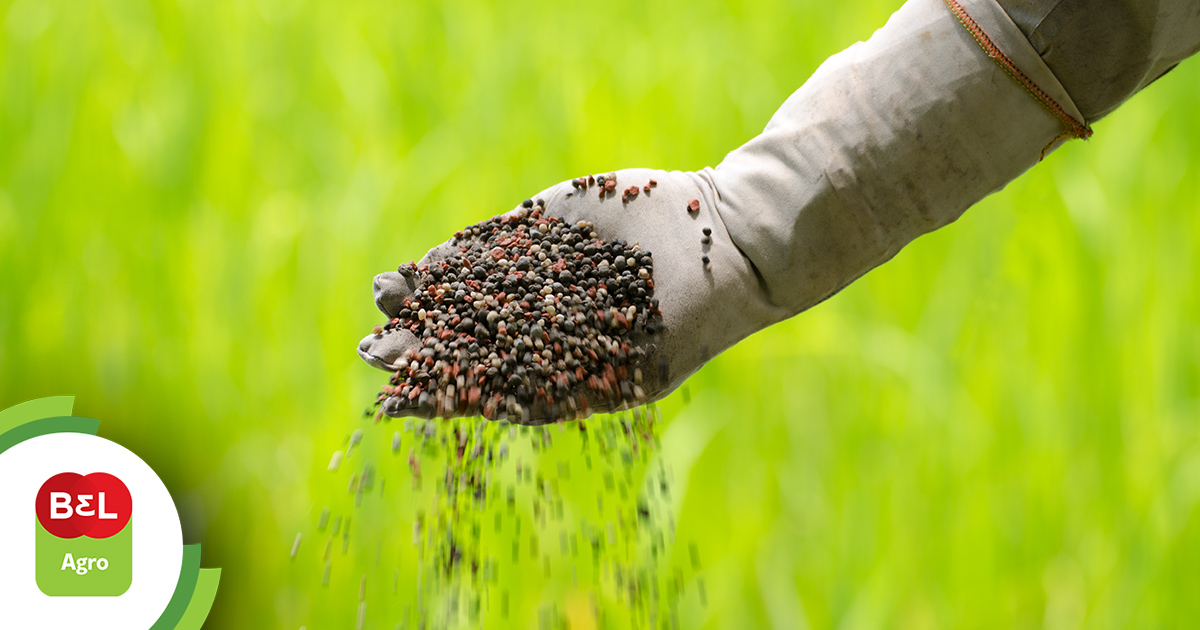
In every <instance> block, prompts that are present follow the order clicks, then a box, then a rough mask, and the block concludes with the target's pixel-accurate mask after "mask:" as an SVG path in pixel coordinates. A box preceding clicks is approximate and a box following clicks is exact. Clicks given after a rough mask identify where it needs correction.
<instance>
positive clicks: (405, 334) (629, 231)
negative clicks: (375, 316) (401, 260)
mask: <svg viewBox="0 0 1200 630" xmlns="http://www.w3.org/2000/svg"><path fill="white" fill-rule="evenodd" d="M615 175H616V181H617V193H618V194H610V195H607V196H603V197H602V196H601V195H599V194H597V191H598V188H597V187H595V186H593V187H591V188H590V189H588V190H580V189H577V188H576V187H574V186H573V185H572V183H571V182H563V183H562V184H559V185H557V186H554V187H551V188H549V189H547V190H545V191H543V192H541V193H539V194H538V195H535V196H534V198H535V199H540V200H542V201H543V202H544V205H545V212H546V214H547V215H549V216H552V217H556V218H560V219H563V220H564V221H565V222H566V223H567V224H568V225H573V224H575V223H576V222H578V221H581V220H584V221H588V222H590V223H592V224H593V225H594V226H595V231H596V232H597V233H598V234H599V235H600V238H602V239H604V240H605V241H614V240H617V239H621V240H624V241H627V242H628V243H630V244H633V243H636V244H638V245H639V246H640V247H641V249H642V250H643V251H648V252H651V253H652V255H653V261H654V274H653V281H654V296H655V297H656V298H657V299H658V300H659V308H660V309H661V310H662V314H663V322H662V323H663V326H662V327H661V328H662V334H661V336H660V337H659V338H658V339H647V340H645V342H643V346H644V350H645V351H646V353H647V356H646V358H645V359H644V360H643V361H641V362H640V363H641V365H640V371H641V373H642V376H641V378H639V379H638V380H639V381H640V382H639V383H638V385H639V387H640V389H641V390H642V392H641V393H642V394H643V395H642V396H641V397H640V399H641V400H642V401H643V402H649V401H652V400H657V399H659V398H661V397H663V396H665V395H666V394H668V393H669V392H670V391H671V390H673V389H675V388H676V387H677V386H679V384H680V383H682V382H683V381H684V379H686V378H687V377H688V376H690V375H691V374H692V373H693V372H695V371H696V370H697V369H699V368H700V366H702V365H703V364H704V363H705V362H706V361H707V360H708V359H710V358H712V356H713V355H715V354H716V353H718V352H720V351H722V350H724V349H725V348H728V347H729V346H731V345H733V344H734V343H736V342H737V341H738V340H739V339H742V338H743V337H746V336H747V335H749V334H751V333H753V332H754V331H756V330H759V329H761V328H763V327H765V326H768V325H770V324H772V323H774V322H777V321H779V320H780V319H782V318H784V317H786V316H787V314H788V313H787V312H786V311H784V310H783V309H781V308H779V307H776V306H773V305H771V304H770V303H769V302H767V301H766V300H764V299H763V298H762V294H761V287H760V286H759V280H758V278H757V277H756V275H755V270H754V266H753V265H752V264H751V262H750V260H749V259H747V258H746V257H745V256H743V255H742V254H741V252H739V251H738V249H737V247H736V246H735V245H734V244H733V241H732V239H731V238H730V235H729V232H728V230H726V228H725V225H724V223H723V222H722V220H721V216H720V214H719V213H718V212H717V210H716V208H717V203H716V199H715V193H714V188H713V185H712V182H711V181H710V180H709V177H710V173H699V174H697V173H681V172H678V171H675V172H667V171H657V170H649V169H627V170H622V171H617V172H616V174H615ZM608 176H609V177H610V178H611V174H609V175H608ZM651 180H654V181H655V184H656V185H655V187H654V188H652V189H650V190H649V192H645V187H646V186H648V185H649V182H650V181H651ZM631 186H636V188H637V189H638V191H639V194H637V195H636V196H634V197H632V198H631V199H630V200H629V201H627V202H625V201H623V200H622V198H621V195H620V194H619V193H620V192H621V191H622V190H624V189H626V188H628V187H631ZM693 200H696V201H698V202H699V205H698V209H697V210H696V211H691V210H690V209H689V203H691V202H692V201H693ZM521 211H522V208H521V207H520V206H518V207H517V208H515V209H513V210H512V211H511V212H513V213H517V212H521ZM705 228H708V235H705ZM457 252H458V247H457V246H456V245H454V244H453V242H452V241H447V242H446V243H444V244H442V245H440V246H438V247H435V248H434V249H432V250H430V251H429V253H427V254H426V255H425V257H424V258H423V259H422V260H421V261H420V262H419V263H418V264H419V265H420V264H426V263H429V262H432V261H435V260H442V259H445V258H447V257H450V256H454V255H457ZM706 258H707V260H708V262H707V263H705V262H704V261H705V259H706ZM415 278H416V276H415V275H402V274H400V273H398V272H395V271H390V272H387V273H382V274H380V275H378V276H376V277H375V283H374V290H375V304H376V305H377V306H378V307H379V310H381V311H382V312H383V313H384V314H386V315H387V316H388V317H389V318H391V317H396V316H397V315H398V314H399V312H400V309H402V308H403V307H404V298H406V297H411V296H412V295H413V292H414V291H415V290H416V288H417V286H416V284H415V282H414V279H415ZM413 348H419V342H418V339H417V337H416V336H414V335H413V334H412V333H410V332H409V331H408V330H406V329H403V328H397V329H393V330H389V331H386V332H384V333H382V334H371V335H368V336H367V337H366V338H364V339H363V340H362V342H361V343H360V345H359V354H360V355H361V356H362V357H363V358H364V359H365V360H366V361H367V362H368V363H370V364H371V365H374V366H376V367H379V368H381V369H384V370H389V371H394V370H395V369H397V366H396V362H397V361H398V360H399V359H400V358H401V357H402V356H403V355H404V353H405V351H407V350H409V349H413ZM579 390H580V392H581V393H584V394H585V395H586V396H587V397H588V402H589V405H588V407H589V411H608V410H611V409H613V408H614V407H615V406H619V405H620V401H611V400H605V399H600V398H598V397H596V395H595V394H593V393H591V392H588V391H586V389H585V388H582V387H581V388H579ZM395 403H396V400H392V401H391V402H390V403H385V404H384V411H385V412H386V413H388V414H389V415H397V414H401V413H404V414H416V413H417V412H416V411H415V410H412V409H400V408H399V406H398V405H396V404H395ZM554 419H555V418H552V417H547V416H546V415H545V409H542V408H540V407H535V408H533V409H531V410H530V414H529V415H528V417H526V418H524V419H523V420H522V421H524V422H532V423H539V422H542V421H549V420H554Z"/></svg>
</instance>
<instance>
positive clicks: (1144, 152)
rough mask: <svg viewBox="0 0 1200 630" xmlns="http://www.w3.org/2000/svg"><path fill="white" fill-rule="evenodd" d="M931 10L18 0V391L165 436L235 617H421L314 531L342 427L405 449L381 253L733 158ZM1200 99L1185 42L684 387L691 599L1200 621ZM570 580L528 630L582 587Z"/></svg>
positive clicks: (1008, 621) (704, 0) (381, 519)
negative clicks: (818, 71)
mask: <svg viewBox="0 0 1200 630" xmlns="http://www.w3.org/2000/svg"><path fill="white" fill-rule="evenodd" d="M899 4H900V3H899V2H898V1H897V0H864V1H863V2H856V3H852V4H849V3H836V2H834V3H831V2H817V1H815V0H791V1H788V2H783V1H780V0H756V1H748V0H747V1H744V2H719V1H714V0H692V1H689V2H683V1H681V0H671V1H664V2H653V3H642V2H633V1H630V0H615V1H613V2H607V3H599V4H597V3H588V4H586V5H584V4H580V5H578V6H574V5H572V3H560V2H549V1H516V2H495V3H482V2H463V1H451V2H439V3H429V2H405V1H401V2H382V1H376V2H361V1H356V0H347V1H345V2H323V3H317V2H305V1H302V0H298V1H294V2H289V1H287V0H245V1H239V2H229V1H227V0H174V1H171V0H167V1H149V0H78V1H72V2H67V1H53V0H18V1H17V2H10V1H8V0H3V1H0V407H6V406H9V405H12V404H16V403H18V402H21V401H24V400H27V399H30V398H35V397H39V396H49V395H57V394H74V395H76V396H77V397H78V398H77V402H76V406H75V411H76V414H77V415H84V416H92V417H96V418H100V419H102V421H103V422H102V424H101V427H100V435H101V436H103V437H106V438H110V439H113V440H116V441H118V442H120V443H121V444H123V445H125V446H127V447H128V448H130V449H132V450H133V451H134V452H136V453H138V454H139V455H141V456H142V457H143V458H144V459H145V460H146V461H147V462H148V463H149V464H150V465H151V466H153V467H154V468H155V469H156V470H157V471H159V473H160V474H161V475H162V477H163V478H164V480H165V482H166V483H167V485H168V487H169V488H170V489H171V490H172V493H173V495H174V497H175V500H176V502H177V504H178V505H179V506H180V510H181V514H182V517H183V522H184V534H185V539H186V542H189V543H192V542H202V543H203V545H204V566H220V567H223V568H224V573H223V576H222V586H221V590H220V593H219V595H218V598H217V601H216V605H215V608H214V611H213V615H212V617H211V619H210V622H209V623H208V625H207V627H208V628H214V629H222V628H251V629H263V628H285V629H290V630H295V629H296V628H298V627H299V626H301V625H306V626H307V627H308V628H309V630H317V629H324V628H335V629H341V628H353V627H355V623H356V615H357V612H356V611H357V606H358V603H359V588H360V583H361V575H368V577H369V583H368V585H367V589H368V590H369V591H370V593H371V595H370V596H369V597H368V599H367V602H368V604H369V607H368V608H367V619H366V625H365V627H368V628H381V629H384V628H386V629H391V628H393V627H394V624H395V617H397V616H398V615H400V614H401V613H400V612H398V611H400V610H403V609H404V606H406V605H407V604H406V603H405V602H404V598H405V593H404V589H403V588H401V589H400V591H401V592H400V593H398V594H396V595H391V594H390V593H391V587H392V579H393V570H392V569H391V568H390V565H389V567H388V568H386V569H380V570H378V571H375V572H370V571H369V570H368V568H369V565H371V564H372V563H373V560H371V559H370V558H359V559H358V560H355V559H353V558H350V559H348V560H346V561H345V562H347V563H349V566H350V567H351V568H352V570H347V571H341V570H339V571H338V572H336V573H335V574H334V576H333V579H332V581H331V584H330V585H329V586H328V587H321V586H320V575H319V573H320V571H319V570H318V569H312V570H310V569H311V568H312V567H316V566H318V565H317V556H318V555H319V548H320V546H322V545H323V542H324V541H323V540H321V541H316V542H314V541H313V539H312V538H311V537H309V538H305V540H304V542H303V543H302V545H301V547H300V554H299V555H298V557H297V558H296V559H294V560H293V559H292V558H290V557H289V552H290V550H291V548H292V545H293V541H294V538H295V535H296V533H297V532H300V531H306V529H307V530H311V529H312V526H313V518H314V514H315V512H318V511H319V510H320V508H321V506H322V505H323V502H324V501H325V498H324V497H325V496H326V495H328V494H329V493H332V492H334V491H335V490H338V491H340V492H341V493H342V494H344V493H345V490H344V487H345V486H344V484H345V479H344V478H337V479H334V477H333V476H332V475H331V473H328V472H326V470H325V468H326V465H327V464H328V462H329V456H330V453H332V452H333V451H334V450H336V449H338V448H341V447H342V446H343V445H344V443H345V440H346V438H347V436H348V435H349V434H350V432H351V431H353V430H354V429H356V428H363V429H364V430H365V432H366V439H365V440H364V448H366V446H367V445H369V444H378V443H382V442H384V441H386V442H389V443H390V435H391V431H392V428H394V426H395V425H392V426H391V427H387V428H377V427H375V426H373V425H372V424H371V423H370V421H369V420H364V419H362V418H361V417H360V415H361V413H362V410H363V408H364V407H365V406H366V404H367V403H369V402H370V400H371V399H372V397H373V394H374V392H375V391H377V389H378V386H379V385H380V384H381V382H382V378H383V377H382V376H381V373H379V372H377V371H375V370H373V369H371V368H369V367H367V366H366V365H364V364H363V363H362V362H361V361H360V360H359V359H358V357H357V356H356V354H355V352H354V348H355V344H356V343H357V341H358V340H359V339H360V338H361V337H362V336H363V335H364V334H365V333H367V332H368V331H369V330H370V328H371V327H372V326H373V325H375V324H376V323H379V320H380V316H379V313H378V312H377V311H376V310H375V307H374V305H373V304H372V301H371V293H370V281H371V278H372V276H373V275H374V274H375V273H378V272H380V271H384V270H388V269H394V268H395V266H396V264H397V263H399V262H401V261H404V260H408V259H410V258H419V257H420V255H421V254H422V253H423V252H424V250H425V249H427V248H428V247H429V246H431V245H433V244H435V243H437V242H440V241H441V240H443V239H444V238H445V237H446V236H447V235H448V234H449V233H450V232H452V231H454V230H455V229H457V228H459V227H461V226H463V225H465V224H467V223H471V222H475V221H477V220H480V219H483V218H486V217H488V216H490V215H492V214H494V213H497V212H500V211H503V210H506V209H508V208H511V207H512V206H513V205H514V204H515V203H517V202H519V201H520V200H521V199H523V198H524V197H525V196H526V195H528V194H530V193H531V192H533V191H537V190H541V189H542V188H544V187H546V186H548V185H550V184H552V183H555V182H558V181H560V180H563V179H567V178H570V177H575V176H578V175H580V174H585V173H588V172H598V171H607V170H610V169H613V168H619V167H633V166H647V167H660V168H670V169H696V168H700V167H703V166H706V165H715V164H716V163H718V162H719V161H720V160H721V159H722V157H723V156H724V155H725V154H726V153H727V152H728V151H730V150H732V149H733V148H735V147H737V146H738V145H739V144H741V143H742V142H744V141H746V140H747V139H749V138H751V137H752V136H754V135H755V134H756V133H757V132H758V131H759V130H761V128H762V127H763V126H764V125H765V124H766V122H767V120H768V118H769V117H770V116H771V114H772V113H773V112H774V110H775V108H776V107H777V106H778V105H779V104H781V103H782V102H783V100H784V99H785V98H786V97H787V96H788V95H789V94H790V93H791V92H792V91H793V90H794V89H796V88H797V87H798V86H800V85H801V84H802V83H803V82H804V80H805V78H806V77H807V76H809V75H810V74H811V73H812V72H813V70H814V69H815V68H816V67H817V66H818V65H819V63H820V62H821V61H822V60H823V59H824V58H826V57H827V56H828V55H830V54H832V53H834V52H837V51H838V50H841V49H842V48H844V47H846V46H847V45H849V44H851V43H853V42H855V41H857V40H862V39H866V38H867V37H869V36H870V34H871V32H872V31H873V29H875V28H877V27H879V26H881V25H882V24H883V23H884V21H885V20H886V18H887V16H888V15H889V14H890V13H891V12H892V11H893V10H895V9H896V8H897V7H898V6H899ZM1197 112H1200V61H1196V60H1191V61H1188V62H1185V63H1183V64H1182V65H1181V66H1180V67H1179V68H1177V69H1176V70H1175V71H1174V72H1172V73H1170V74H1169V75H1167V76H1166V77H1165V78H1163V79H1162V80H1161V81H1159V82H1157V83H1156V84H1154V85H1153V86H1152V87H1150V88H1149V89H1147V90H1146V91H1145V92H1144V93H1142V94H1140V95H1138V96H1137V97H1136V98H1134V99H1133V100H1132V101H1131V102H1129V103H1128V104H1127V105H1125V106H1124V107H1123V108H1122V109H1120V110H1119V111H1118V112H1116V113H1115V114H1113V115H1112V116H1110V117H1109V118H1107V119H1105V120H1103V121H1100V122H1099V123H1097V124H1096V125H1095V131H1096V133H1095V136H1094V138H1092V139H1091V140H1090V141H1088V142H1086V143H1085V142H1072V143H1070V144H1068V145H1067V146H1066V147H1064V148H1063V149H1061V150H1059V151H1058V152H1056V153H1054V154H1053V155H1052V156H1050V157H1049V158H1048V159H1047V160H1046V161H1045V163H1044V164H1041V165H1039V166H1038V167H1037V168H1035V169H1034V170H1033V171H1032V172H1030V173H1028V174H1027V175H1025V176H1024V177H1022V178H1021V179H1019V180H1017V181H1016V182H1014V183H1013V184H1011V185H1010V186H1008V187H1007V188H1006V189H1005V190H1003V191H1002V192H1000V193H997V194H995V195H993V196H992V197H990V198H988V199H987V200H985V201H983V202H982V203H980V204H979V205H978V206H977V207H975V208H973V209H971V210H970V211H968V212H967V213H966V214H965V215H964V217H963V218H962V219H960V220H959V221H958V222H956V223H954V224H953V225H951V226H949V227H947V228H945V229H943V230H941V231H940V232H937V233H935V234H932V235H930V236H926V237H924V238H922V239H920V240H918V241H917V242H916V243H914V244H912V245H910V246H909V247H908V248H907V249H905V250H904V251H903V252H901V253H900V255H899V256H897V257H896V258H895V260H894V261H892V262H891V263H889V264H887V265H886V266H884V267H883V268H880V269H878V270H876V271H874V272H872V273H870V274H869V275H867V276H866V277H865V278H863V279H862V280H860V281H859V282H857V283H855V284H854V285H853V286H851V287H850V288H849V289H847V290H846V291H844V292H843V293H842V294H841V295H839V296H837V297H835V298H834V299H832V300H830V301H828V302H826V303H824V304H821V305H820V306H818V307H816V308H814V309H812V310H811V311H809V312H807V313H804V314H802V315H800V316H798V317H796V318H794V319H793V320H790V321H788V322H785V323H783V324H780V325H778V326H775V327H773V328H771V329H770V330H767V331H764V332H762V333H759V334H757V335H755V336H754V337H752V338H750V339H748V340H746V341H744V342H743V343H741V344H740V345H738V346H737V347H735V348H733V349H732V350H730V351H728V352H726V353H725V354H723V355H722V356H720V357H718V358H717V359H716V360H714V361H713V362H712V363H710V364H709V365H708V366H707V367H705V368H704V369H703V370H702V371H701V372H700V373H699V374H697V375H696V376H695V377H694V378H692V379H691V380H690V381H689V382H688V385H687V388H686V390H687V391H686V392H684V391H680V392H676V393H675V394H674V395H672V396H671V397H670V398H669V399H667V400H666V401H665V402H664V403H663V406H662V409H663V413H664V418H665V420H666V428H665V430H664V431H663V436H662V439H663V444H664V446H663V453H664V454H663V457H664V458H666V460H667V462H668V463H669V464H670V465H671V466H672V469H673V471H674V475H675V479H676V490H677V496H676V503H675V504H674V505H673V507H672V509H673V510H675V511H676V512H677V514H676V518H677V522H678V530H679V531H678V534H679V538H680V541H681V542H680V545H682V544H683V541H691V542H694V543H695V545H696V547H697V548H698V550H699V552H700V556H701V557H702V558H703V572H702V573H703V577H704V579H705V580H706V582H707V593H708V598H707V604H706V605H701V604H699V603H698V602H696V601H695V598H688V599H685V600H684V601H683V602H681V604H680V606H681V608H680V619H681V623H682V625H684V626H685V627H708V628H737V629H741V628H760V627H777V628H802V627H812V628H845V629H857V628H914V629H915V628H1005V629H1007V628H1053V629H1066V628H1128V627H1139V628H1184V627H1195V626H1194V624H1195V623H1196V621H1197V620H1198V619H1200V597H1198V596H1197V595H1198V594H1200V568H1198V567H1200V515H1198V514H1197V506H1198V505H1200V116H1198V115H1197ZM385 436H386V438H385ZM563 448H564V449H565V447H563ZM405 450H407V448H406V449H405ZM544 457H545V458H546V459H547V461H559V460H563V459H569V458H570V457H571V452H568V451H567V450H559V451H552V452H548V453H546V454H545V455H544ZM381 461H383V463H382V464H381V466H382V470H383V471H384V473H385V475H391V476H392V477H391V478H393V479H394V480H395V483H396V484H397V485H399V484H401V483H404V481H403V479H404V470H403V467H402V466H401V465H400V464H399V461H398V460H397V461H396V462H392V461H390V460H381ZM576 477H582V475H580V474H578V472H577V473H576ZM0 482H2V480H0ZM580 483H581V484H586V480H583V481H580ZM335 486H337V488H335ZM570 492H571V491H570V490H569V489H568V490H566V493H567V494H568V495H570ZM585 494H586V493H585V492H582V491H581V492H580V497H581V498H580V500H581V501H584V500H586V501H593V499H592V498H590V497H587V496H583V495H585ZM339 496H340V495H339ZM343 499H344V497H343ZM314 506H315V507H314ZM370 519H374V521H371V520H370ZM370 522H374V523H375V527H377V528H380V532H381V540H384V541H386V542H387V544H389V545H395V546H396V548H397V549H400V548H401V547H403V543H405V542H406V541H408V539H409V538H411V527H410V523H409V522H408V521H407V520H406V519H405V518H403V516H402V514H400V513H399V512H397V513H395V514H389V513H388V511H387V509H386V508H385V507H380V506H376V507H374V508H372V513H371V515H369V517H366V518H365V520H364V524H366V523H370ZM388 522H392V523H394V525H393V526H394V528H395V538H394V540H392V539H389V538H388V537H387V534H388V532H389V531H390V530H389V528H388V527H387V526H386V523H388ZM680 548H682V547H680ZM357 549H358V548H357V547H356V548H355V550H352V551H351V554H352V555H353V554H355V553H358V552H357V551H356V550H357ZM397 553H403V551H397ZM672 553H673V554H678V553H681V552H680V551H679V549H674V550H673V551H672ZM682 553H683V554H684V555H685V556H686V553H687V552H686V550H684V551H683V552H682ZM359 555H363V554H361V553H359ZM368 555H369V554H368ZM392 560H394V561H395V562H398V563H399V564H400V565H401V566H403V567H404V571H405V572H407V571H408V570H409V567H410V566H411V565H410V564H405V561H404V559H403V556H400V557H398V559H397V558H392ZM355 563H357V564H355ZM338 566H339V567H341V566H344V565H338ZM364 567H367V568H364ZM536 574H538V571H537V569H536V568H535V569H531V574H530V575H529V576H527V577H528V579H526V576H522V575H520V574H519V573H517V574H511V575H507V576H505V577H506V582H507V583H508V584H509V588H510V589H512V591H513V593H514V600H513V608H512V612H511V615H510V616H509V618H508V624H509V625H511V626H512V627H517V628H529V627H537V623H538V614H539V612H538V611H539V606H540V605H542V604H543V603H544V602H545V601H547V600H555V599H557V598H563V599H562V601H568V600H570V601H574V600H571V599H570V598H573V597H578V596H579V594H578V593H574V592H567V590H569V589H567V590H563V589H559V590H555V589H554V588H553V585H542V586H539V587H538V588H539V589H540V590H539V591H538V592H529V593H524V594H521V588H520V587H521V585H522V584H526V583H529V584H532V583H534V582H535V581H536V579H537V578H536ZM379 576H385V577H379ZM403 579H405V580H407V579H408V574H407V573H404V578H403ZM380 582H386V584H382V585H381V584H379V583H380ZM0 625H2V624H0ZM493 625H495V626H499V625H502V624H500V623H498V622H497V623H494V624H493Z"/></svg>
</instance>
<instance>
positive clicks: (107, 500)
mask: <svg viewBox="0 0 1200 630" xmlns="http://www.w3.org/2000/svg"><path fill="white" fill-rule="evenodd" d="M35 512H36V514H37V523H36V525H35V527H36V528H37V531H36V534H35V539H34V547H35V548H36V560H35V562H36V563H37V585H38V588H39V589H41V591H42V592H43V593H45V594H46V595H49V596H51V597H67V596H79V597H117V596H120V595H124V594H125V592H126V591H128V590H129V586H130V585H131V584H132V583H133V522H132V520H133V497H132V496H130V494H129V488H128V487H127V486H126V485H125V484H124V482H122V481H121V480H120V479H118V478H117V477H115V476H114V475H110V474H108V473H92V474H90V475H87V476H84V475H80V474H77V473H59V474H57V475H54V476H53V477H51V478H49V479H47V480H46V483H43V484H42V487H41V489H40V490H38V494H37V502H36V506H35Z"/></svg>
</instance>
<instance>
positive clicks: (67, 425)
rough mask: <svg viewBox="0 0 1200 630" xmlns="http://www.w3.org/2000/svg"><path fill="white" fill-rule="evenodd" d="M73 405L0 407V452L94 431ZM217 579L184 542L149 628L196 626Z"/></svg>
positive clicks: (68, 401) (59, 401) (42, 402)
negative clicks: (174, 579)
mask: <svg viewBox="0 0 1200 630" xmlns="http://www.w3.org/2000/svg"><path fill="white" fill-rule="evenodd" d="M74 405H75V397H74V396H52V397H49V398H37V399H34V400H30V401H28V402H24V403H21V404H19V405H15V406H12V407H9V408H8V409H5V410H3V411H0V454H3V453H4V451H7V450H8V449H10V448H12V447H13V446H16V445H17V444H20V443H21V442H24V441H26V440H31V439H33V438H35V437H39V436H42V435H48V434H51V433H86V434H88V435H96V432H97V430H98V429H99V428H100V421H99V420H96V419H95V418H83V417H79V416H72V415H71V410H72V408H73V407H74ZM220 582H221V570H220V569H201V568H200V545H184V547H183V563H182V566H181V567H180V571H179V582H178V583H177V584H176V587H175V593H174V594H173V595H172V596H171V601H170V602H169V603H168V604H167V607H166V608H165V609H164V610H163V612H162V615H161V616H160V617H159V618H158V621H157V622H155V623H154V625H153V626H151V627H150V630H200V628H201V627H202V626H203V625H204V620H205V619H207V618H208V614H209V612H210V611H211V610H212V605H213V602H214V601H215V600H216V597H217V588H218V586H219V585H220Z"/></svg>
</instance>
